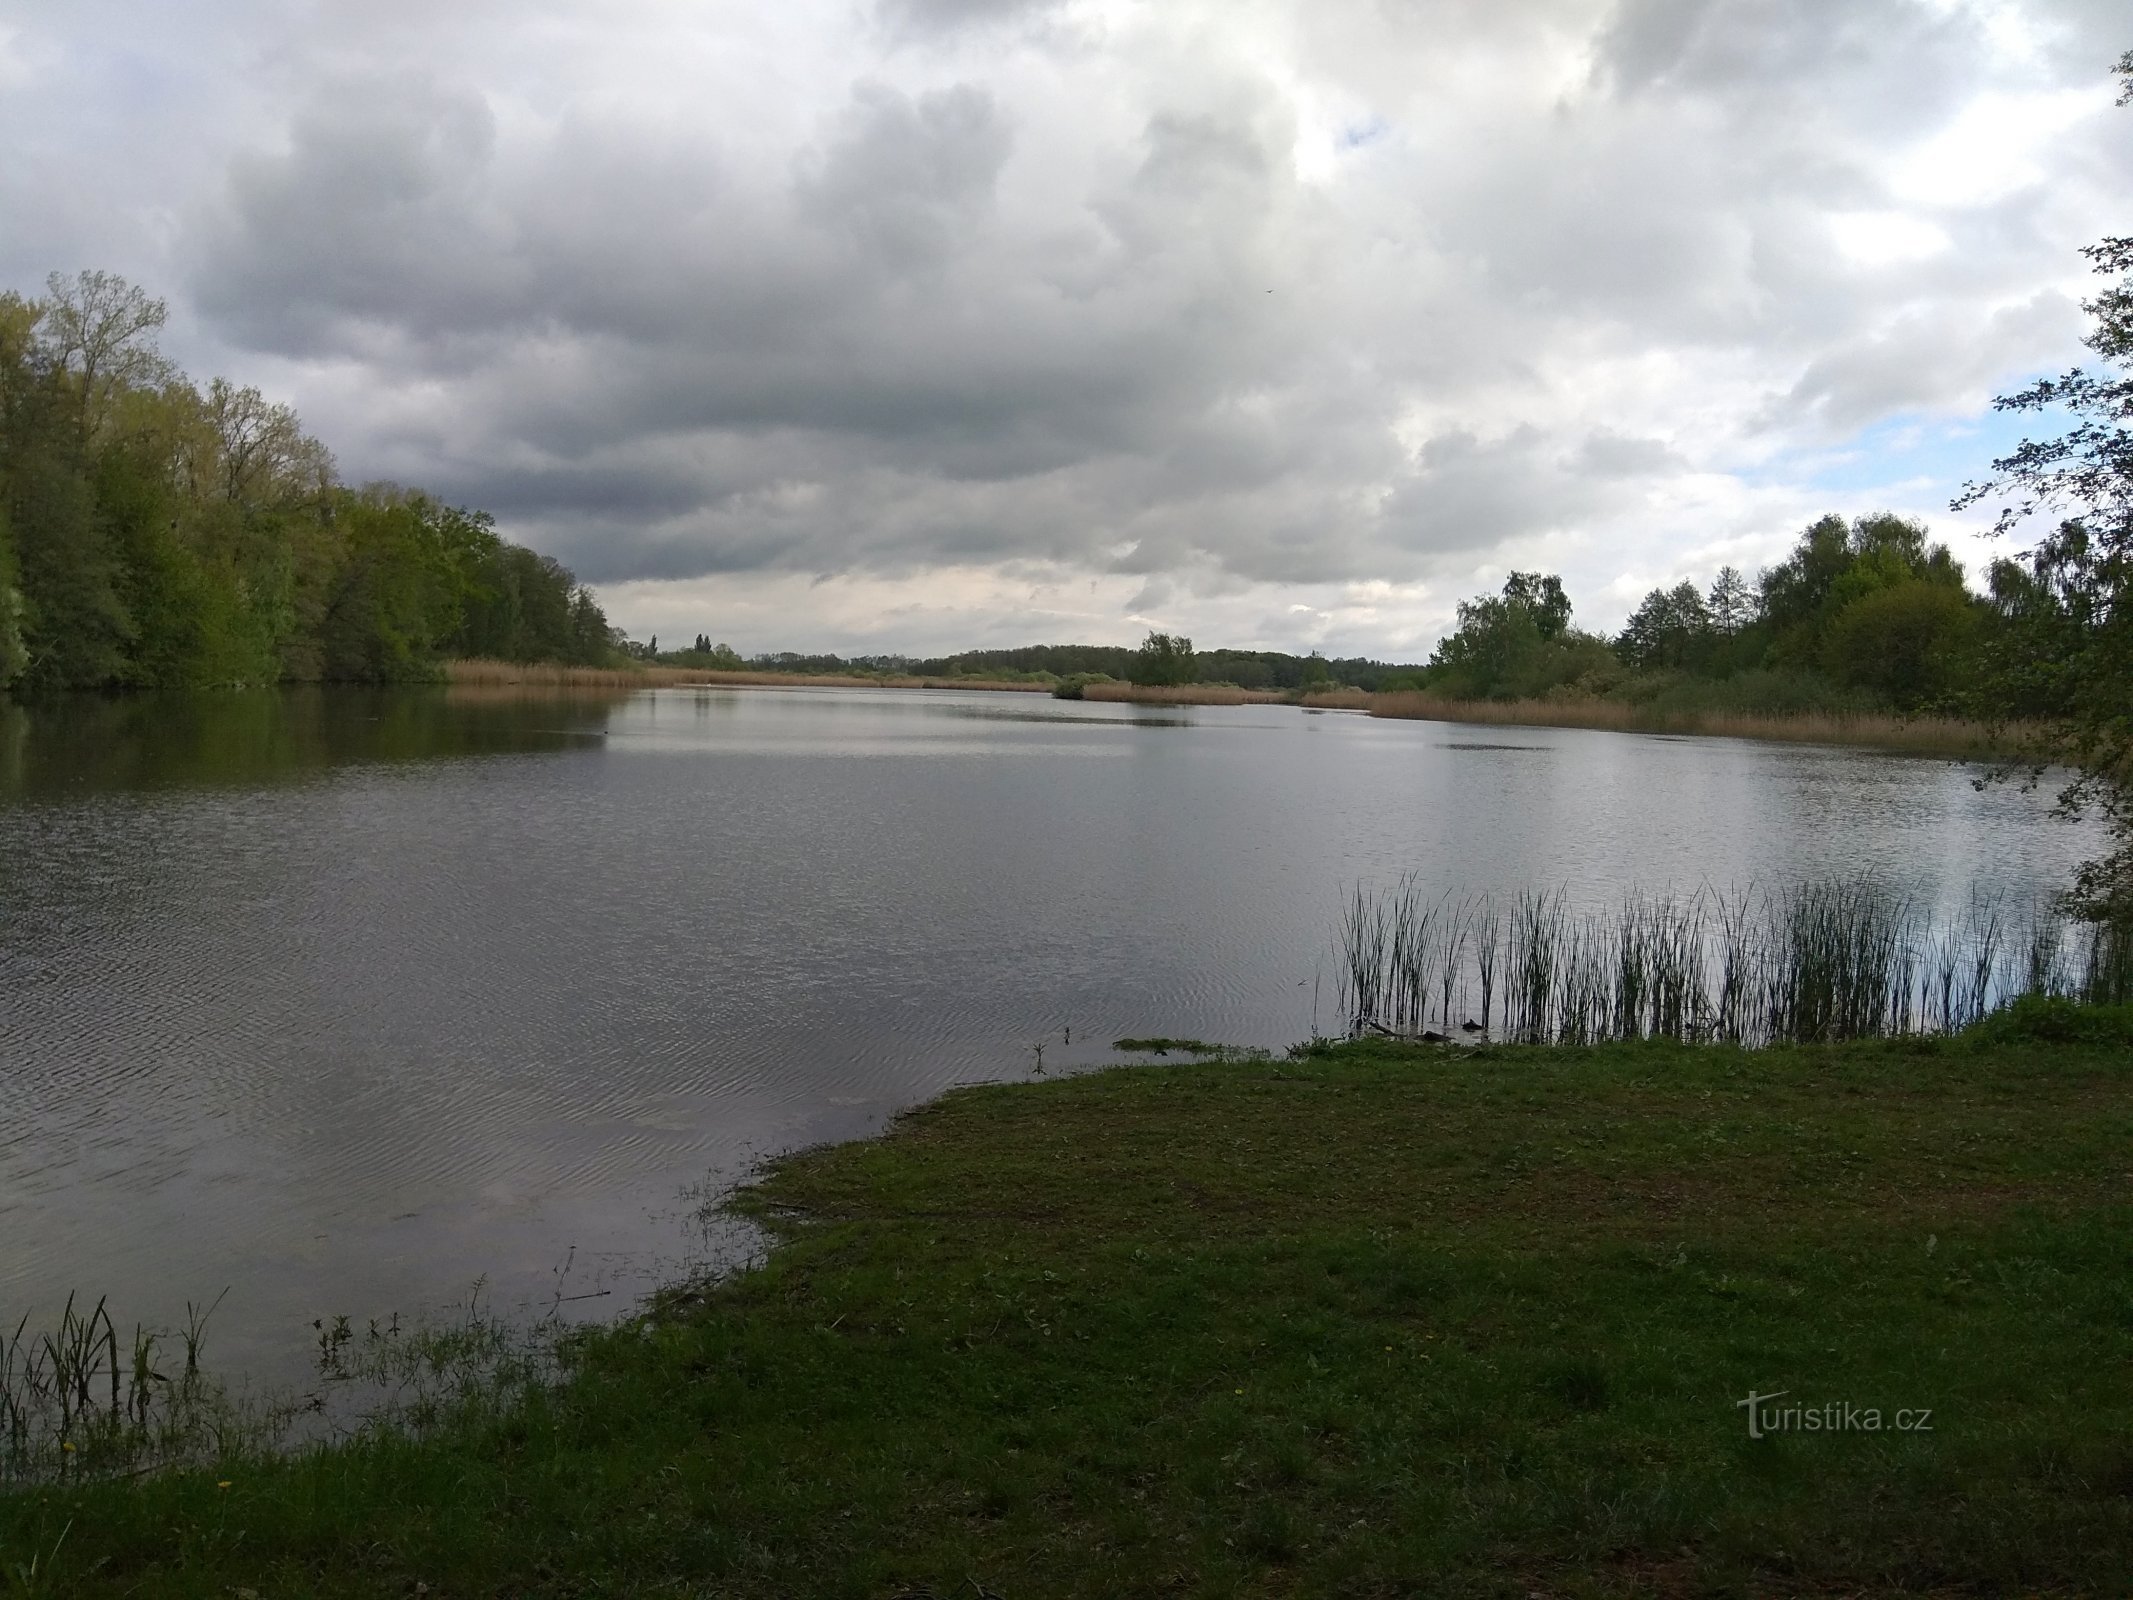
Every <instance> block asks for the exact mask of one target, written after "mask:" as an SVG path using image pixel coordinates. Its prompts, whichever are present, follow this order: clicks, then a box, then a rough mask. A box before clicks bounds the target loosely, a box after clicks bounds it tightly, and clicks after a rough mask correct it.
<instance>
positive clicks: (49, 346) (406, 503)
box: [0, 272, 616, 695]
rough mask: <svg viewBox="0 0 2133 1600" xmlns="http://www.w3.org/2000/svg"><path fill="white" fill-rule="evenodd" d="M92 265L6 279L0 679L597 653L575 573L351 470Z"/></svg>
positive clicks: (237, 676) (141, 683)
mask: <svg viewBox="0 0 2133 1600" xmlns="http://www.w3.org/2000/svg"><path fill="white" fill-rule="evenodd" d="M165 318H166V310H165V307H164V304H163V302H162V301H160V300H156V299H153V298H151V297H150V296H148V295H147V294H145V293H144V292H143V291H141V290H140V289H139V288H137V287H135V286H134V285H132V284H129V283H127V282H126V281H125V280H124V279H122V278H119V277H116V276H114V275H112V274H110V273H105V272H83V273H81V274H79V275H77V276H75V277H73V278H66V277H62V276H61V275H59V274H56V273H55V274H54V275H53V276H52V277H51V278H50V279H48V280H47V285H46V292H45V294H44V295H43V296H41V297H38V298H30V297H26V296H23V295H20V294H17V293H14V292H12V291H4V292H0V689H5V690H7V691H9V692H11V693H14V694H17V695H35V694H46V693H52V692H58V691H64V690H81V689H151V688H156V689H160V688H195V687H210V686H223V685H257V684H272V683H287V682H356V683H390V682H405V681H419V680H422V679H425V678H429V677H433V676H434V675H435V674H436V672H437V670H438V663H439V662H440V660H442V659H443V658H445V657H449V656H458V655H467V656H494V657H500V658H503V659H507V660H513V661H564V662H575V663H585V664H597V663H605V662H608V661H610V660H611V659H613V658H614V656H615V652H616V640H615V638H614V635H613V633H612V630H610V628H609V627H608V623H607V618H606V617H605V616H604V615H603V614H602V612H601V609H600V606H599V604H598V602H597V601H596V600H595V599H594V598H593V596H592V593H591V591H590V590H588V589H586V588H585V587H584V586H583V585H581V584H579V583H578V582H577V581H576V579H575V578H574V577H573V576H572V575H571V573H570V572H569V570H568V569H567V568H565V567H563V566H562V565H561V564H560V563H558V562H556V561H555V560H553V559H552V558H550V557H547V556H543V555H540V554H538V553H536V552H534V551H531V550H527V549H524V548H522V547H521V546H518V545H515V544H512V543H510V542H509V541H507V540H505V539H503V538H501V537H499V535H498V534H497V532H496V530H495V527H494V525H493V524H492V522H491V520H490V518H489V517H488V516H486V515H485V514H483V513H481V512H478V511H468V510H462V509H459V508H457V507H453V506H449V505H446V504H444V503H442V502H440V501H438V500H436V499H434V498H432V497H431V496H429V495H426V494H424V493H422V492H421V491H419V490H412V489H403V488H399V487H396V486H392V485H371V486H368V487H363V488H354V487H350V486H349V485H347V484H345V483H343V482H342V481H341V480H340V478H339V476H338V474H337V473H336V471H335V468H334V462H333V457H332V455H331V454H330V453H329V452H328V451H327V449H326V448H325V446H324V445H322V444H320V443H319V441H318V440H316V439H315V438H312V437H311V436H310V435H308V434H307V433H305V432H304V430H303V428H302V426H301V425H300V423H299V422H298V419H297V416H296V414H295V412H293V411H292V410H291V409H290V408H289V407H288V406H286V405H282V404H278V403H276V402H273V401H270V400H268V399H267V398H266V397H265V396H263V395H262V394H261V393H260V392H259V390H257V389H255V388H249V387H239V386H237V385H234V384H231V383H229V382H227V381H225V380H223V379H221V378H216V379H214V380H212V381H211V382H209V383H208V384H207V385H206V387H205V388H202V387H200V386H199V385H197V384H195V383H194V382H193V381H192V380H191V379H189V378H187V377H186V376H185V375H184V374H183V373H182V372H180V371H178V370H177V368H176V367H175V366H174V365H173V364H172V363H171V362H170V361H169V360H168V359H166V358H165V357H164V356H163V355H162V353H161V352H160V351H159V350H158V348H157V344H156V338H157V335H158V333H159V332H160V331H161V330H162V328H163V326H164V322H165Z"/></svg>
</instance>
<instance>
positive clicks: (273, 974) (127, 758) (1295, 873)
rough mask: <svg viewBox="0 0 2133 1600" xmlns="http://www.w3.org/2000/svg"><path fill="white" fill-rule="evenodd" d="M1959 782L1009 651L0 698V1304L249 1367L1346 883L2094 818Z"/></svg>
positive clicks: (909, 1098)
mask: <svg viewBox="0 0 2133 1600" xmlns="http://www.w3.org/2000/svg"><path fill="white" fill-rule="evenodd" d="M1975 776H1976V771H1975V769H1972V768H1966V767H1963V766H1960V765H1955V764H1950V763H1946V762H1940V761H1933V760H1924V759H1919V758H1915V757H1895V756H1885V755H1880V754H1876V753H1872V752H1866V751H1859V750H1847V749H1834V748H1824V747H1807V746H1787V745H1772V744H1754V743H1748V742H1742V741H1732V740H1710V739H1677V738H1661V737H1648V736H1638V735H1625V734H1614V733H1598V732H1585V731H1572V730H1558V729H1537V728H1480V727H1471V726H1457V727H1455V726H1450V725H1445V724H1438V723H1424V722H1393V721H1378V720H1372V719H1370V718H1368V717H1365V716H1362V715H1357V714H1352V713H1312V712H1303V711H1299V710H1297V709H1295V708H1292V707H1286V706H1246V707H1225V708H1192V709H1172V708H1162V709H1155V708H1140V707H1132V706H1115V705H1097V704H1086V703H1081V704H1077V703H1071V702H1063V701H1055V700H1052V699H1050V698H1049V697H1046V696H1042V695H1035V694H1008V693H966V692H945V691H933V692H928V691H895V690H826V689H791V690H782V689H743V690H731V689H701V690H697V689H671V690H658V691H647V692H640V693H636V694H631V695H612V696H599V695H591V696H575V697H551V698H541V697H524V696H520V695H517V694H514V693H511V692H497V691H485V692H469V691H444V690H409V691H395V692H378V693H366V692H357V691H347V692H310V693H290V694H261V695H227V696H221V697H203V698H195V699H186V700H177V701H164V700H130V701H93V700H82V701H74V702H68V703H65V704H62V705H57V706H54V707H50V708H45V709H39V710H36V711H34V712H20V711H12V710H5V709H0V1312H5V1313H6V1315H7V1316H8V1317H9V1318H16V1317H20V1316H21V1315H23V1314H24V1313H25V1312H28V1313H30V1314H31V1317H32V1321H33V1324H35V1323H36V1322H39V1321H41V1320H44V1319H48V1318H52V1317H56V1315H57V1313H58V1309H59V1307H60V1305H61V1304H62V1303H63V1302H64V1300H65V1298H66V1296H67V1294H68V1293H69V1292H70V1291H74V1290H79V1291H81V1292H82V1293H84V1294H86V1295H89V1296H91V1297H94V1296H97V1295H103V1294H108V1295H109V1296H110V1297H111V1304H112V1308H113V1311H114V1314H115V1315H117V1316H118V1318H119V1319H120V1321H121V1323H122V1324H123V1323H126V1322H130V1321H132V1320H136V1319H138V1320H143V1321H147V1322H150V1323H156V1322H163V1323H170V1322H174V1321H177V1320H178V1319H179V1318H180V1316H181V1314H182V1310H183V1307H184V1304H185V1302H186V1301H187V1300H188V1299H192V1300H196V1301H197V1300H207V1299H212V1298H213V1297H214V1296H215V1295H216V1294H217V1293H218V1292H219V1291H221V1290H223V1289H224V1288H225V1287H227V1288H228V1290H229V1294H228V1298H227V1300H226V1301H225V1302H224V1304H223V1307H222V1309H221V1310H220V1311H219V1312H218V1313H217V1320H216V1323H215V1325H214V1332H213V1336H212V1338H211V1352H212V1353H213V1354H214V1355H215V1356H216V1357H217V1359H218V1362H219V1364H221V1365H223V1366H224V1367H229V1366H236V1367H238V1368H240V1369H242V1370H245V1371H248V1372H251V1373H254V1374H257V1375H260V1376H263V1377H267V1378H272V1379H274V1380H276V1381H281V1380H285V1379H288V1378H291V1377H293V1376H295V1375H297V1374H298V1373H299V1372H300V1370H301V1363H302V1360H303V1357H304V1355H305V1353H306V1351H307V1350H308V1349H309V1346H310V1342H311V1339H312V1337H313V1336H312V1333H311V1325H312V1321H313V1319H314V1318H318V1317H322V1316H331V1315H334V1314H337V1313H341V1314H348V1315H350V1316H353V1317H355V1318H357V1319H358V1325H359V1326H360V1322H361V1319H363V1318H366V1317H372V1316H378V1317H383V1316H385V1315H386V1314H388V1313H390V1312H395V1311H397V1312H400V1313H402V1314H404V1315H411V1316H419V1315H424V1314H428V1313H431V1312H433V1311H434V1310H435V1309H436V1308H438V1307H441V1306H445V1305H448V1304H451V1303H453V1302H455V1301H464V1300H465V1299H466V1298H467V1296H468V1294H469V1293H470V1292H471V1290H472V1287H473V1285H474V1284H475V1283H476V1281H477V1280H480V1281H482V1282H483V1283H485V1285H486V1293H487V1295H488V1297H489V1300H490V1303H491V1304H493V1305H496V1306H500V1307H506V1308H509V1307H519V1306H543V1307H545V1306H552V1305H554V1304H556V1303H559V1302H560V1303H562V1304H564V1305H567V1306H569V1307H572V1308H577V1309H578V1310H579V1312H580V1313H581V1314H605V1313H607V1312H611V1311H617V1310H621V1309H625V1308H626V1307H627V1305H628V1304H629V1302H630V1300H631V1298H632V1297H633V1296H634V1295H636V1294H638V1293H640V1292H642V1291H644V1290H645V1289H647V1288H648V1287H650V1286H651V1285H652V1284H654V1283H656V1282H657V1281H659V1280H660V1279H661V1278H663V1277H666V1276H669V1275H671V1274H674V1273H676V1272H678V1271H681V1270H684V1269H685V1268H686V1267H687V1266H689V1265H690V1264H691V1262H692V1261H694V1260H696V1259H698V1258H700V1257H701V1256H702V1254H703V1253H704V1252H705V1251H707V1250H715V1249H716V1248H717V1243H716V1241H715V1240H714V1239H708V1238H707V1237H706V1236H705V1235H704V1234H703V1233H702V1232H701V1230H700V1228H699V1227H698V1225H697V1223H696V1222H695V1221H694V1217H695V1212H696V1210H697V1206H698V1203H699V1201H700V1200H701V1198H702V1197H703V1196H704V1195H706V1194H715V1193H716V1192H717V1191H718V1189H719V1188H720V1186H722V1185H725V1184H728V1183H730V1182H732V1181H733V1180H734V1179H735V1178H736V1177H737V1176H740V1175H743V1174H745V1172H746V1171H747V1169H748V1167H749V1166H750V1164H751V1163H753V1162H755V1161H757V1160H759V1159H761V1158H762V1157H764V1156H766V1155H769V1154H773V1153H775V1152H778V1151H781V1150H786V1149H790V1148H794V1147H797V1146H800V1145H803V1144H808V1143H813V1142H816V1141H820V1140H824V1139H833V1138H841V1137H847V1136H851V1135H854V1134H858V1133H862V1132H865V1131H868V1130H870V1129H873V1128H876V1127H878V1126H880V1125H881V1123H882V1122H883V1121H884V1120H886V1119H887V1118H888V1117H889V1116H891V1115H892V1114H894V1113H895V1112H896V1111H897V1110H899V1109H901V1108H903V1107H907V1106H910V1105H912V1104H914V1103H916V1102H919V1101H922V1100H925V1099H927V1098H929V1097H931V1096H933V1095H936V1094H938V1093H940V1092H941V1091H942V1090H944V1089H946V1088H948V1087H949V1086H951V1085H953V1084H957V1083H963V1082H971V1081H977V1080H987V1079H998V1078H1016V1077H1022V1076H1026V1075H1028V1074H1030V1073H1031V1072H1033V1071H1036V1070H1038V1069H1039V1068H1040V1067H1041V1068H1042V1069H1043V1070H1045V1071H1047V1072H1056V1071H1062V1070H1069V1069H1072V1068H1075V1067H1078V1066H1085V1065H1087V1064H1090V1063H1092V1062H1096V1061H1102V1060H1108V1059H1113V1057H1112V1055H1111V1052H1110V1051H1109V1048H1108V1046H1109V1044H1110V1041H1112V1040H1114V1039H1116V1038H1119V1037H1122V1036H1129V1035H1148V1034H1163V1035H1170V1036H1176V1037H1197V1038H1202V1039H1209V1040H1216V1041H1221V1042H1225V1043H1231V1044H1243V1045H1264V1046H1271V1047H1279V1046H1284V1045H1287V1044H1290V1043H1293V1042H1295V1041H1297V1040H1299V1039H1302V1038H1304V1037H1306V1036H1308V1035H1310V1034H1311V1033H1312V1032H1313V1031H1314V1028H1322V1029H1325V1030H1328V1031H1331V1030H1333V1029H1334V1028H1335V1027H1336V1025H1337V1019H1336V1017H1335V1005H1334V975H1333V970H1332V962H1331V957H1332V943H1331V937H1332V932H1333V927H1334V924H1335V921H1336V919H1337V917H1338V915H1339V912H1340V907H1341V903H1342V899H1343V896H1344V894H1345V893H1346V892H1347V891H1348V890H1349V889H1350V888H1351V887H1352V886H1353V885H1355V884H1357V883H1359V882H1363V883H1367V882H1375V881H1382V880H1386V879H1390V878H1392V877H1395V876H1397V875H1398V874H1401V873H1403V872H1406V871H1409V870H1419V871H1420V872H1421V873H1422V874H1423V875H1424V877H1425V878H1426V879H1427V880H1428V881H1430V882H1432V883H1441V884H1442V885H1443V886H1444V887H1445V888H1447V889H1452V888H1463V889H1476V890H1480V889H1487V890H1493V891H1498V892H1512V891H1516V890H1518V889H1521V888H1525V887H1542V888H1548V889H1556V888H1560V889H1562V890H1563V891H1565V893H1566V894H1567V896H1568V897H1569V898H1570V900H1571V901H1572V902H1573V903H1575V904H1579V905H1594V906H1598V905H1605V904H1609V903H1612V902H1615V901H1619V900H1620V899H1621V897H1622V896H1624V895H1625V894H1626V893H1628V892H1631V891H1633V890H1644V891H1657V890H1664V889H1668V888H1672V889H1675V890H1693V889H1695V888H1696V887H1698V886H1700V885H1705V884H1709V885H1715V886H1720V887H1725V886H1740V885H1744V884H1747V883H1750V882H1758V883H1763V884H1771V883H1783V882H1787V881H1795V880H1799V879H1803V878H1810V877H1827V876H1832V875H1834V876H1839V877H1864V876H1868V875H1874V876H1878V877H1880V878H1882V879H1883V880H1885V881H1887V882H1889V883H1891V884H1893V885H1896V886H1898V887H1900V888H1901V889H1902V890H1904V891H1905V892H1908V893H1913V894H1917V895H1920V896H1924V897H1927V898H1931V899H1939V900H1943V901H1948V902H1950V903H1952V902H1954V901H1955V900H1957V899H1960V898H1966V897H1967V896H1969V895H1970V894H1971V893H1972V891H1973V889H1982V890H1985V891H1987V892H1992V893H2004V894H2008V895H2012V896H2016V897H2029V896H2033V895H2036V894H2040V893H2042V892H2045V891H2047V890H2049V889H2050V888H2051V887H2053V886H2055V885H2057V884H2059V883H2061V882H2063V881H2064V879H2065V877H2066V874H2067V872H2068V870H2069V868H2070V866H2071V865H2072V863H2073V862H2075V861H2076V860H2078V859H2080V858H2081V857H2082V856H2083V855H2084V854H2085V853H2087V852H2088V850H2089V849H2091V848H2092V847H2093V845H2094V843H2095V840H2094V838H2093V836H2091V835H2087V834H2085V833H2084V832H2083V831H2082V830H2080V829H2078V828H2076V827H2073V826H2069V825H2068V824H2065V823H2063V822H2059V821H2056V820H2051V819H2050V818H2049V817H2048V815H2047V813H2048V810H2049V803H2048V798H2047V797H2046V796H2044V795H2037V794H2025V793H2023V792H2021V791H2020V790H2019V789H2018V788H2015V787H2012V786H2005V785H2001V786H1994V787H1989V788H1986V789H1984V790H1982V791H1981V790H1980V789H1978V788H1977V787H1976V786H1975V785H1974V784H1973V781H1972V780H1973V778H1974V777H1975ZM1040 1047H1041V1053H1040ZM579 1297H583V1298H579Z"/></svg>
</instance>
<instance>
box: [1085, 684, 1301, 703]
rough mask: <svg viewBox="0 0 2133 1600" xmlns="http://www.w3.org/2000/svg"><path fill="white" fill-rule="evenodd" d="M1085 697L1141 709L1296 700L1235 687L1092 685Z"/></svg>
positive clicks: (1273, 692) (1272, 692)
mask: <svg viewBox="0 0 2133 1600" xmlns="http://www.w3.org/2000/svg"><path fill="white" fill-rule="evenodd" d="M1081 697H1082V698H1083V699H1084V700H1110V701H1115V702H1120V703H1123V704H1127V705H1137V706H1269V705H1273V706H1278V705H1284V704H1288V703H1291V702H1293V701H1294V699H1295V696H1294V695H1293V694H1291V693H1288V692H1286V691H1283V690H1280V689H1240V688H1238V687H1237V686H1236V685H1235V684H1233V683H1177V684H1148V683H1115V682H1114V683H1092V684H1090V685H1089V686H1088V687H1087V688H1085V689H1083V690H1082V691H1081Z"/></svg>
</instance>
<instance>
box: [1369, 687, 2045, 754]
mask: <svg viewBox="0 0 2133 1600" xmlns="http://www.w3.org/2000/svg"><path fill="white" fill-rule="evenodd" d="M1370 714H1371V715H1372V716H1374V717H1400V718H1405V719H1409V720H1413V721H1421V722H1480V723H1493V724H1496V725H1499V726H1512V727H1540V728H1601V729H1606V730H1609V731H1612V732H1618V733H1682V734H1708V735H1713V736H1716V737H1720V738H1729V739H1775V740H1783V741H1793V742H1797V743H1803V744H1850V745H1867V746H1870V747H1872V748H1874V749H1877V750H1898V751H1912V752H1915V753H1917V754H1920V755H1943V756H1967V757H1977V758H1981V759H1989V758H1992V757H1996V756H2002V755H2005V754H2007V753H2008V752H2009V751H2010V750H2012V749H2013V748H2014V747H2015V736H2017V735H2018V734H2019V732H2020V730H1995V729H1994V728H1992V727H1990V726H1988V725H1987V724H1985V723H1982V722H1966V721H1962V720H1959V719H1956V718H1950V717H1897V716H1891V715H1887V714H1883V713H1874V712H1856V713H1849V712H1847V713H1837V712H1821V711H1807V712H1795V713H1784V714H1777V713H1772V714H1757V713H1752V712H1742V711H1721V710H1693V709H1660V708H1654V707H1648V706H1638V705H1633V704H1631V703H1629V702H1627V701H1621V700H1446V699H1443V698H1441V697H1439V696H1436V695H1432V694H1427V693H1423V692H1421V691H1418V690H1398V691H1395V692H1393V693H1390V694H1381V695H1374V696H1372V697H1371V703H1370Z"/></svg>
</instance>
